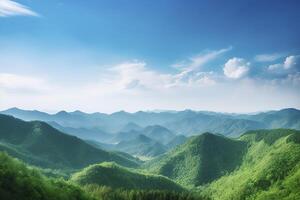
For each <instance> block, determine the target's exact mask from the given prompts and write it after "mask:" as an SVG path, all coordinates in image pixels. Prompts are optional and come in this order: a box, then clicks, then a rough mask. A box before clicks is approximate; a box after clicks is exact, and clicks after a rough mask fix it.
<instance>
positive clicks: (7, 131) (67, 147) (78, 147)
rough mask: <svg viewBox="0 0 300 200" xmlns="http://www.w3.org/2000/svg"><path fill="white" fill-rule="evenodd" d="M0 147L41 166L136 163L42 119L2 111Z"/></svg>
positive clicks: (77, 166) (62, 166)
mask: <svg viewBox="0 0 300 200" xmlns="http://www.w3.org/2000/svg"><path fill="white" fill-rule="evenodd" d="M0 149H1V150H4V151H7V152H8V153H9V154H11V155H14V156H16V157H18V158H20V159H23V160H25V161H27V162H29V163H32V164H35V165H39V166H43V167H53V168H65V167H66V168H72V169H76V168H82V167H85V166H87V165H89V164H93V163H98V162H104V161H114V162H116V163H119V164H122V165H124V166H131V167H133V166H137V165H138V163H136V162H133V161H132V160H129V159H127V158H125V157H124V156H122V155H118V154H117V153H113V152H107V151H104V150H101V149H97V148H95V147H93V146H91V145H89V144H87V143H85V142H84V141H82V140H80V139H79V138H77V137H74V136H70V135H67V134H64V133H62V132H60V131H58V130H57V129H55V128H53V127H51V126H50V125H48V124H46V123H44V122H40V121H32V122H25V121H22V120H19V119H16V118H14V117H11V116H7V115H2V114H0Z"/></svg>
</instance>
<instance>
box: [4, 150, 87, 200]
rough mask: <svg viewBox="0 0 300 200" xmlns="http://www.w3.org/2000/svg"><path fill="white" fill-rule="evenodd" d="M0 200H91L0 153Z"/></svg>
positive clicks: (85, 195)
mask: <svg viewBox="0 0 300 200" xmlns="http://www.w3.org/2000/svg"><path fill="white" fill-rule="evenodd" d="M0 172H1V173H0V199H24V200H32V199H49V200H50V199H56V200H65V199H77V200H88V199H91V200H92V198H90V197H89V196H88V195H87V193H84V191H83V190H81V189H80V188H78V187H75V186H73V185H71V184H68V183H66V182H65V181H62V180H56V181H53V180H50V179H48V178H46V177H44V176H42V175H41V174H40V173H39V171H37V170H35V169H29V168H27V167H26V166H25V165H24V164H23V163H21V162H19V161H18V160H15V159H12V158H11V157H9V156H7V155H6V154H3V153H1V152H0Z"/></svg>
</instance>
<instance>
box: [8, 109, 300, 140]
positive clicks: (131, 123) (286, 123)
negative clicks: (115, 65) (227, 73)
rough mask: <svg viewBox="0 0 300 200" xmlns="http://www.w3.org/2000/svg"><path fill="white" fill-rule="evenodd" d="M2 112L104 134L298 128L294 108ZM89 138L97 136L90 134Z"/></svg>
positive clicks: (234, 133)
mask: <svg viewBox="0 0 300 200" xmlns="http://www.w3.org/2000/svg"><path fill="white" fill-rule="evenodd" d="M2 113H5V114H9V115H13V116H15V117H18V118H21V119H24V120H42V121H46V122H49V121H52V122H56V123H57V124H59V125H61V126H63V127H69V128H86V129H89V130H94V129H97V130H102V131H103V132H105V133H118V132H120V131H121V132H131V131H140V129H139V127H147V126H154V125H155V126H156V125H159V126H163V127H165V128H167V129H169V130H170V131H171V132H173V133H176V134H183V135H196V134H200V133H203V132H212V133H220V134H223V135H228V136H231V137H237V136H239V135H240V134H242V133H244V132H245V131H248V130H257V129H262V128H264V129H271V128H294V129H300V114H299V113H300V111H299V110H297V109H283V110H279V111H269V112H263V113H258V114H243V115H241V114H232V113H229V114H227V113H216V112H208V111H192V110H184V111H178V112H143V111H139V112H136V113H127V112H125V111H120V112H116V113H113V114H103V113H92V114H88V113H84V112H81V111H75V112H69V113H68V112H65V111H61V112H58V113H56V114H47V113H43V112H39V111H26V110H20V109H17V108H13V109H8V110H6V111H2ZM71 134H72V133H71ZM74 134H75V133H74ZM82 134H84V133H82ZM145 135H146V134H145ZM89 139H96V138H94V136H93V138H89ZM100 142H101V141H100Z"/></svg>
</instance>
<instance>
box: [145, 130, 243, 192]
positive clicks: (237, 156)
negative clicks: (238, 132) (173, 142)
mask: <svg viewBox="0 0 300 200" xmlns="http://www.w3.org/2000/svg"><path fill="white" fill-rule="evenodd" d="M245 150H246V145H245V142H243V141H238V140H232V139H228V138H225V137H223V136H217V135H213V134H210V133H204V134H202V135H200V136H194V137H191V138H190V139H189V140H188V141H187V142H186V143H184V144H183V145H180V146H178V147H177V148H175V149H174V150H172V151H170V152H169V153H167V154H165V155H162V156H161V157H159V158H157V159H154V160H152V161H149V162H148V163H146V164H145V165H144V166H143V168H144V169H146V170H148V171H150V172H152V173H155V174H161V175H164V176H167V177H169V178H171V179H173V180H175V181H176V182H178V183H180V184H183V185H185V186H190V187H193V186H198V185H201V184H205V183H209V182H211V181H213V180H215V179H217V178H219V177H221V176H222V175H225V174H226V173H228V172H231V171H233V170H234V169H235V168H236V167H237V166H238V165H239V164H240V163H241V162H242V157H243V154H244V152H245Z"/></svg>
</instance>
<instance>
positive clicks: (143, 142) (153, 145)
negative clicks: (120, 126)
mask: <svg viewBox="0 0 300 200" xmlns="http://www.w3.org/2000/svg"><path fill="white" fill-rule="evenodd" d="M114 148H115V149H116V150H118V151H123V152H126V153H129V154H131V155H138V156H147V157H154V156H157V155H160V154H163V153H165V152H166V151H167V147H166V146H164V145H162V144H161V143H159V142H157V141H155V140H153V139H151V138H149V137H147V136H145V135H138V136H137V137H136V138H134V139H132V140H128V141H121V142H120V143H118V144H117V145H115V147H114Z"/></svg>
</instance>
